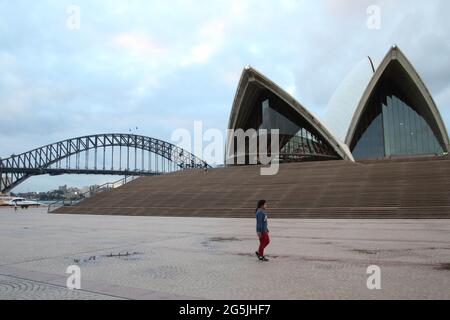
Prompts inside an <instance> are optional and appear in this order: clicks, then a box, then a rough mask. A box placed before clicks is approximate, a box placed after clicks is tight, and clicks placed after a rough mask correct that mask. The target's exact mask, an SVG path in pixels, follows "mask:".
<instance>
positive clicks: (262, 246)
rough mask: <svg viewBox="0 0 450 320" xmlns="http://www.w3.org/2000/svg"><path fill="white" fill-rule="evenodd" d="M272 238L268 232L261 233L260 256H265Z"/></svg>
mask: <svg viewBox="0 0 450 320" xmlns="http://www.w3.org/2000/svg"><path fill="white" fill-rule="evenodd" d="M269 243H270V238H269V233H268V232H263V233H262V234H261V238H259V250H258V253H259V255H260V256H264V249H265V248H266V247H267V246H268V245H269Z"/></svg>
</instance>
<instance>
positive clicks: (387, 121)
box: [352, 87, 444, 159]
mask: <svg viewBox="0 0 450 320" xmlns="http://www.w3.org/2000/svg"><path fill="white" fill-rule="evenodd" d="M391 88H392V87H391ZM406 100H407V99H404V98H403V97H402V95H401V93H400V92H399V91H397V90H390V91H388V90H386V89H383V88H382V89H378V90H376V93H375V94H374V96H373V97H372V99H371V102H370V103H369V104H368V107H367V108H366V111H365V112H364V114H363V116H362V117H361V120H360V123H359V124H358V128H357V130H356V134H355V138H354V140H353V143H352V152H353V155H354V157H355V158H357V159H363V158H384V157H397V156H407V155H442V154H443V152H444V149H443V148H442V146H441V145H440V143H439V141H438V139H437V138H436V136H435V134H434V132H433V130H432V129H431V127H430V125H429V123H428V122H427V120H426V119H425V117H424V116H423V115H422V114H421V112H420V110H418V108H416V107H415V106H414V103H407V102H406Z"/></svg>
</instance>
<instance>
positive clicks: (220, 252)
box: [0, 208, 450, 299]
mask: <svg viewBox="0 0 450 320" xmlns="http://www.w3.org/2000/svg"><path fill="white" fill-rule="evenodd" d="M0 221H1V223H0V242H1V246H0V299H450V220H392V221H391V220H271V221H270V230H271V239H272V243H271V244H270V246H269V247H268V250H267V253H268V255H269V258H270V262H268V263H263V262H259V261H257V259H256V257H254V255H253V252H254V251H255V250H256V248H257V241H256V235H255V223H254V221H253V219H206V218H159V217H126V216H125V217H123V216H122V217H121V216H84V215H52V214H46V212H45V210H44V209H29V210H24V211H21V210H19V211H18V212H17V213H15V212H14V210H13V209H9V208H2V209H0ZM71 265H79V266H80V268H81V274H82V277H81V286H82V290H79V291H78V290H77V291H71V290H68V289H67V288H66V287H65V286H66V281H67V277H68V275H67V274H65V272H66V270H67V267H69V266H71ZM371 265H377V266H379V267H380V268H381V290H369V289H368V288H367V279H368V277H369V276H370V275H368V274H367V268H368V267H369V266H371Z"/></svg>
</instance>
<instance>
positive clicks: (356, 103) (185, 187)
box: [59, 46, 450, 218]
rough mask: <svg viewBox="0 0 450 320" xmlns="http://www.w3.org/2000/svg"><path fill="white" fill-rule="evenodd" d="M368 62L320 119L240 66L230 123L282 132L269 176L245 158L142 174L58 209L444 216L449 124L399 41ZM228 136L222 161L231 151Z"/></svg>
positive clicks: (448, 209)
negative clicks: (260, 208) (258, 208)
mask: <svg viewBox="0 0 450 320" xmlns="http://www.w3.org/2000/svg"><path fill="white" fill-rule="evenodd" d="M365 68H366V71H365V72H366V73H365V74H366V77H365V78H364V79H361V80H360V81H357V82H353V83H352V82H345V81H344V83H343V89H342V90H340V91H341V92H340V93H339V91H338V93H337V94H336V95H335V96H334V97H333V98H332V99H331V100H332V102H331V103H330V106H329V108H328V110H327V114H326V116H325V117H324V119H323V121H321V120H319V119H318V118H317V117H316V116H314V115H313V114H312V113H311V112H310V111H308V108H306V107H305V106H303V105H302V104H301V103H299V102H298V101H296V100H295V99H294V98H293V97H292V96H291V95H290V94H289V93H287V92H286V91H285V90H283V89H282V88H280V87H279V86H278V85H277V84H275V83H274V82H272V81H271V80H270V79H268V78H267V77H265V76H264V75H263V74H261V73H260V72H258V71H256V70H255V69H253V68H251V67H247V68H245V69H244V71H243V73H242V76H241V79H240V82H239V85H238V89H237V92H236V95H235V98H234V101H233V105H232V110H231V114H230V117H229V122H228V129H232V130H238V129H242V131H247V130H249V129H254V130H259V129H267V130H271V129H277V130H278V131H279V156H278V157H279V162H280V168H279V172H278V174H276V175H274V176H264V175H261V174H260V168H261V165H259V164H256V165H249V163H247V165H227V166H225V167H223V168H216V169H212V170H209V171H207V172H204V171H202V170H201V171H195V170H194V171H185V172H178V173H172V174H167V175H163V176H156V177H143V178H140V179H138V180H135V181H133V182H131V183H129V184H127V185H125V186H123V187H121V188H118V189H116V190H112V191H110V192H105V193H102V194H99V195H98V196H96V197H94V198H92V199H88V200H87V201H84V202H82V203H80V204H79V205H77V206H75V207H69V208H61V209H60V210H59V212H61V213H83V214H117V215H162V216H206V217H233V218H241V217H253V214H254V207H255V204H256V202H257V200H259V199H267V200H268V201H269V204H270V205H269V206H270V210H269V211H270V213H271V214H272V216H273V217H276V218H450V179H448V177H450V158H449V157H448V151H449V137H448V131H447V129H446V127H445V124H444V122H443V120H442V117H441V115H440V112H439V109H438V107H437V106H436V104H435V102H434V100H433V98H432V96H431V94H430V92H429V91H428V89H427V87H426V85H425V83H424V82H423V81H422V79H421V78H420V76H419V74H418V73H417V72H416V70H415V68H414V67H413V65H412V64H411V62H410V61H409V60H408V59H407V58H406V56H405V55H404V54H403V53H402V51H401V50H400V49H399V48H398V47H397V46H393V47H392V48H391V49H390V50H389V52H388V53H387V55H386V56H385V58H384V59H383V60H382V62H381V63H380V64H379V65H378V67H377V68H375V67H373V65H372V67H370V64H369V63H368V62H367V64H366V65H365ZM317 85H318V86H320V84H317ZM257 132H259V131H257ZM229 140H231V139H229ZM246 141H247V143H248V141H249V140H246ZM231 142H232V141H228V143H227V152H226V155H227V157H226V158H228V160H229V158H230V157H232V158H233V157H236V156H237V155H238V154H237V153H238V151H237V149H235V148H236V144H235V143H231ZM269 147H270V146H269ZM245 150H246V151H245V152H246V153H247V154H246V155H245V156H246V159H249V158H250V157H251V156H252V154H251V153H250V151H249V150H250V146H247V147H246V148H245ZM226 160H227V159H226ZM130 203H132V204H133V205H130Z"/></svg>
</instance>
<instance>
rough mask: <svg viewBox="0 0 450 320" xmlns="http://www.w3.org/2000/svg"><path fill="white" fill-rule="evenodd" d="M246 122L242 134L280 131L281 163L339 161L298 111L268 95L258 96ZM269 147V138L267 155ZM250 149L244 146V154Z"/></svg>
mask: <svg viewBox="0 0 450 320" xmlns="http://www.w3.org/2000/svg"><path fill="white" fill-rule="evenodd" d="M245 123H246V125H245V126H244V127H243V128H242V129H243V130H244V131H246V130H248V129H256V130H258V129H266V130H271V129H278V130H279V134H280V137H279V138H280V162H281V163H283V162H300V161H310V160H336V159H340V157H339V156H338V155H337V154H336V152H335V151H334V150H333V148H332V147H331V146H330V145H329V144H328V143H327V142H326V141H324V140H323V139H322V138H321V137H320V135H319V134H318V132H317V131H316V130H315V129H314V128H313V127H312V126H311V125H310V124H309V123H308V122H307V121H306V120H305V119H303V117H301V116H300V114H298V112H297V111H295V110H293V109H292V107H291V106H289V105H288V104H287V103H286V102H284V101H283V100H281V99H280V98H278V97H277V96H275V95H273V94H271V93H268V92H265V93H263V94H261V96H260V98H259V99H258V102H257V103H256V104H255V107H254V108H253V111H252V112H251V113H250V114H249V115H248V118H247V120H246V121H245ZM235 142H237V140H235ZM247 142H248V141H247V140H246V143H247ZM270 147H271V143H270V139H269V141H268V147H267V149H268V150H269V152H270ZM249 149H250V148H249V147H248V146H247V147H246V153H247V155H248V152H249ZM235 151H236V146H235ZM247 158H248V156H247Z"/></svg>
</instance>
